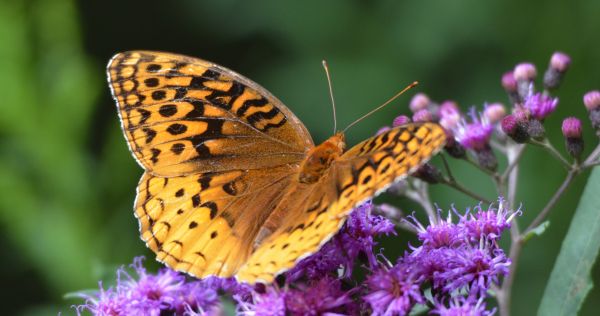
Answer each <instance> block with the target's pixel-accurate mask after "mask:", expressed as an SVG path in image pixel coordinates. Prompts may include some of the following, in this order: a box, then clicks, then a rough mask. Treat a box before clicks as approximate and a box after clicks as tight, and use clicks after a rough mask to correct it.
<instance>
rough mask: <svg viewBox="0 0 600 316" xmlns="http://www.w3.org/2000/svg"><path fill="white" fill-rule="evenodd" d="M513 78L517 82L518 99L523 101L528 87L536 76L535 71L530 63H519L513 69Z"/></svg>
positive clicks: (527, 92)
mask: <svg viewBox="0 0 600 316" xmlns="http://www.w3.org/2000/svg"><path fill="white" fill-rule="evenodd" d="M513 76H514V77H515V80H516V81H517V92H518V93H519V97H520V98H521V99H524V98H525V97H526V96H527V95H528V94H529V91H530V85H532V84H533V80H534V79H535V77H536V76H537V70H536V68H535V66H534V65H533V64H531V63H521V64H518V65H517V66H516V67H515V70H514V72H513Z"/></svg>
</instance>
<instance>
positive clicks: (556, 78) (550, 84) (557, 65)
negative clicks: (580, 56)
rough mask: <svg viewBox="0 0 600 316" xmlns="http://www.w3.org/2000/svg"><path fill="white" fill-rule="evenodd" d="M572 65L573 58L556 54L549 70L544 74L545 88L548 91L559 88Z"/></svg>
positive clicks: (551, 59) (559, 53) (551, 60)
mask: <svg viewBox="0 0 600 316" xmlns="http://www.w3.org/2000/svg"><path fill="white" fill-rule="evenodd" d="M570 64H571V57H569V56H568V55H567V54H565V53H561V52H555V53H554V54H553V55H552V58H550V65H549V66H548V69H547V70H546V72H545V73H544V87H546V88H547V89H556V88H558V86H559V85H560V82H561V81H562V78H563V77H564V74H565V73H566V72H567V70H568V69H569V65H570Z"/></svg>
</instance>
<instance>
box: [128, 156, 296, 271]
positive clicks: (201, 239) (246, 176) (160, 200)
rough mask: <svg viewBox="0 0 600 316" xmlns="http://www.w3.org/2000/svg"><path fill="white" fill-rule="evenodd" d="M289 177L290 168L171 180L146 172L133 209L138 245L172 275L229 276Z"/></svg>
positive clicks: (235, 269) (241, 259)
mask: <svg viewBox="0 0 600 316" xmlns="http://www.w3.org/2000/svg"><path fill="white" fill-rule="evenodd" d="M267 172H268V174H267ZM292 176H293V173H290V171H289V168H272V169H269V170H247V171H240V170H235V171H226V172H215V173H205V174H194V175H187V176H180V177H171V178H163V177H156V176H153V175H151V174H150V173H148V172H147V173H145V174H144V175H143V176H142V179H141V180H140V183H139V186H138V196H137V198H136V205H135V214H136V217H137V218H138V220H139V223H140V233H141V236H142V239H143V240H144V241H145V243H146V245H147V246H148V248H150V249H152V250H153V251H154V252H155V253H156V254H157V259H158V260H160V261H162V262H165V263H166V264H167V265H168V266H170V267H171V268H173V269H176V270H179V271H183V272H187V273H190V274H192V275H194V276H197V277H205V276H208V275H218V276H231V275H232V274H234V273H235V272H236V271H237V270H238V268H239V267H240V266H241V265H242V264H243V263H244V262H245V260H246V259H247V257H248V255H249V254H250V250H251V249H252V242H253V240H254V237H255V236H256V234H257V232H258V230H259V229H260V225H261V223H262V222H263V221H264V220H265V218H266V217H267V216H268V214H269V212H270V210H271V209H273V208H274V207H275V203H276V202H277V201H279V200H280V198H281V194H282V192H285V191H286V189H287V187H288V186H289V182H290V180H291V177H292Z"/></svg>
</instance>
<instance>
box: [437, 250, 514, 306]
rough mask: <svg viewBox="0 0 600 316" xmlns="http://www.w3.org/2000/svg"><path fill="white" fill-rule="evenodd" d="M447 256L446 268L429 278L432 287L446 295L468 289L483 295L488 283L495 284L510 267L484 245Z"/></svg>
mask: <svg viewBox="0 0 600 316" xmlns="http://www.w3.org/2000/svg"><path fill="white" fill-rule="evenodd" d="M447 255H448V256H447V257H446V258H445V260H446V264H447V269H446V270H445V271H443V272H440V273H438V274H435V275H434V276H433V282H434V285H437V286H439V287H441V288H443V289H444V290H445V291H446V292H447V293H452V292H454V291H456V290H459V289H468V290H469V291H471V292H475V293H480V294H481V295H484V294H485V292H486V291H487V290H488V289H489V287H490V285H491V284H492V283H498V276H500V275H506V274H508V267H509V266H510V259H509V258H507V257H506V255H505V254H504V252H502V251H494V250H493V249H492V248H491V247H489V246H487V245H485V244H484V243H482V244H481V245H480V247H478V248H476V247H471V246H463V247H460V248H457V249H454V251H453V252H449V253H447ZM441 285H443V287H442V286H441Z"/></svg>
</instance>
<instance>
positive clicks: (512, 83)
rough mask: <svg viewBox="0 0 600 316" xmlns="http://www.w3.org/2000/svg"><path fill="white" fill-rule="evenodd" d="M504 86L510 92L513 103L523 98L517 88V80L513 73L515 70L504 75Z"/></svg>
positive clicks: (509, 95) (509, 96)
mask: <svg viewBox="0 0 600 316" xmlns="http://www.w3.org/2000/svg"><path fill="white" fill-rule="evenodd" d="M502 87H503V88H504V90H505V91H506V93H507V94H508V98H509V99H510V102H512V103H520V102H521V98H520V97H519V92H518V90H517V89H518V88H517V80H516V79H515V76H514V74H513V71H508V72H506V73H504V75H502Z"/></svg>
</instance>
